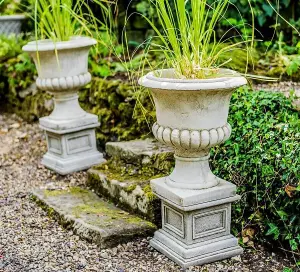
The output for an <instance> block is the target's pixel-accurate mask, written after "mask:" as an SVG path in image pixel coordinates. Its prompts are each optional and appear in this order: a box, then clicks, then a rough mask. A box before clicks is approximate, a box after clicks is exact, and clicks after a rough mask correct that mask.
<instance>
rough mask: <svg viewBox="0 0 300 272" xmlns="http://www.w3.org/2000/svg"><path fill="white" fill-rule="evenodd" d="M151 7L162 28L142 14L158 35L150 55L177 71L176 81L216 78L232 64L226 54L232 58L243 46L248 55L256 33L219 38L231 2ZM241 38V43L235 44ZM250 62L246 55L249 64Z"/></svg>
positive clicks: (156, 0)
mask: <svg viewBox="0 0 300 272" xmlns="http://www.w3.org/2000/svg"><path fill="white" fill-rule="evenodd" d="M169 2H170V3H169ZM150 3H151V4H152V6H153V8H154V9H155V12H156V15H157V16H158V21H159V23H160V26H159V27H158V26H157V24H156V23H155V22H152V21H151V20H150V19H149V18H148V17H146V16H145V15H144V14H141V15H142V17H143V18H144V19H145V20H146V21H147V22H148V23H149V25H150V26H151V27H152V28H153V30H154V31H155V33H156V37H155V39H154V40H153V41H151V43H150V47H149V51H155V52H161V53H162V54H164V56H165V63H164V64H163V66H166V67H169V68H174V69H175V72H176V76H177V77H184V78H199V79H201V78H209V77H214V76H216V74H217V73H218V71H219V70H218V68H219V67H221V66H224V65H226V64H227V63H229V62H231V61H232V58H231V57H230V56H229V55H228V54H226V53H228V52H230V53H231V55H232V54H234V51H235V49H239V46H242V45H243V50H245V51H246V52H247V53H248V52H249V50H248V49H249V46H250V45H252V42H253V32H250V34H249V35H247V36H245V37H242V36H240V35H238V34H236V35H234V36H230V34H229V33H228V32H226V33H224V35H222V36H221V38H218V37H217V29H218V27H217V26H218V24H220V23H221V22H222V21H225V20H226V18H224V13H225V12H226V10H227V8H228V6H229V4H230V2H229V0H221V1H214V2H212V3H211V1H209V0H203V1H198V0H190V1H185V0H174V1H166V0H150ZM232 28H233V29H234V28H235V27H234V26H232ZM253 31H254V28H253ZM225 36H226V38H225ZM238 36H240V38H241V39H240V40H239V41H237V42H236V41H235V40H236V39H237V37H238ZM248 44H249V45H248ZM250 52H251V51H250ZM224 54H225V55H224ZM226 56H227V58H226ZM221 57H223V59H224V58H225V60H224V61H223V62H221V61H220V59H221ZM249 58H250V56H249V55H247V60H248V59H249ZM247 63H248V61H247V62H246V64H247ZM246 64H245V66H246V67H245V70H246V71H247V69H246V68H247V65H246Z"/></svg>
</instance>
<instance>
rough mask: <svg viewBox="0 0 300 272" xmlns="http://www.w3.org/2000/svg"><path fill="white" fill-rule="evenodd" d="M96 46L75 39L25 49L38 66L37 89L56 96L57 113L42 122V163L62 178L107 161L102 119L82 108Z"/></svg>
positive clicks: (43, 43) (32, 44) (94, 42)
mask: <svg viewBox="0 0 300 272" xmlns="http://www.w3.org/2000/svg"><path fill="white" fill-rule="evenodd" d="M94 44H96V41H95V40H93V39H90V38H86V37H73V38H72V39H71V40H70V41H66V42H57V43H53V42H52V41H50V40H40V41H38V42H30V43H28V44H27V45H26V46H24V47H23V50H24V51H25V52H28V53H29V54H30V55H31V56H32V58H33V59H34V62H35V64H36V67H37V70H38V78H37V80H36V84H37V87H38V88H39V89H41V90H45V91H48V92H50V93H51V94H52V95H53V96H54V101H55V108H54V110H53V112H52V113H51V114H50V116H47V117H43V118H40V127H41V128H42V129H44V130H45V131H46V138H47V143H48V152H47V154H46V155H45V156H44V157H43V160H42V163H43V164H44V165H45V166H47V167H49V168H50V169H53V170H54V171H56V172H57V173H59V174H63V175H64V174H68V173H71V172H74V171H79V170H82V169H87V168H89V167H91V166H92V165H95V164H98V163H101V162H102V161H103V156H102V154H101V153H99V152H98V151H97V148H96V137H95V128H96V127H97V126H99V123H98V117H97V116H96V115H93V114H89V113H87V112H85V111H84V110H83V109H82V108H81V107H80V105H79V103H78V94H77V92H78V90H79V89H80V88H81V87H84V86H85V85H86V84H87V83H89V82H90V81H91V75H90V73H89V72H88V54H89V50H90V47H91V46H92V45H94Z"/></svg>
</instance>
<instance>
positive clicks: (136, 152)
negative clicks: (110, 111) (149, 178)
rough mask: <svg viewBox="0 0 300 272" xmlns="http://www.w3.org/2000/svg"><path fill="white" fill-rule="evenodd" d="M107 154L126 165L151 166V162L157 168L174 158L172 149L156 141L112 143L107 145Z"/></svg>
mask: <svg viewBox="0 0 300 272" xmlns="http://www.w3.org/2000/svg"><path fill="white" fill-rule="evenodd" d="M106 152H107V154H108V155H109V156H111V157H112V158H114V159H120V160H123V161H125V162H126V163H133V164H149V163H150V162H151V163H153V164H154V165H157V166H159V165H160V164H163V163H164V160H165V159H166V158H172V157H173V154H174V150H173V149H172V148H170V147H167V146H165V145H162V144H161V143H159V142H157V141H156V140H154V139H146V140H133V141H128V142H110V143H107V144H106ZM154 167H155V166H154Z"/></svg>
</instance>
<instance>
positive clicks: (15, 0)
mask: <svg viewBox="0 0 300 272" xmlns="http://www.w3.org/2000/svg"><path fill="white" fill-rule="evenodd" d="M20 6H21V0H0V15H13V14H16V13H20V12H21V9H20Z"/></svg>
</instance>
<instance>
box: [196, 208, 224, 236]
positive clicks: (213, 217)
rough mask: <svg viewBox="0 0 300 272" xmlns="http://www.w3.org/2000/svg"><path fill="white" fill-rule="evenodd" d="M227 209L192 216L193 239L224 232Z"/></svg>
mask: <svg viewBox="0 0 300 272" xmlns="http://www.w3.org/2000/svg"><path fill="white" fill-rule="evenodd" d="M226 218H227V209H226V208H223V209H218V210H214V211H209V212H203V213H201V212H200V213H199V214H196V215H194V216H193V239H198V238H202V237H207V236H209V235H215V234H219V233H222V232H225V231H226Z"/></svg>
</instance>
